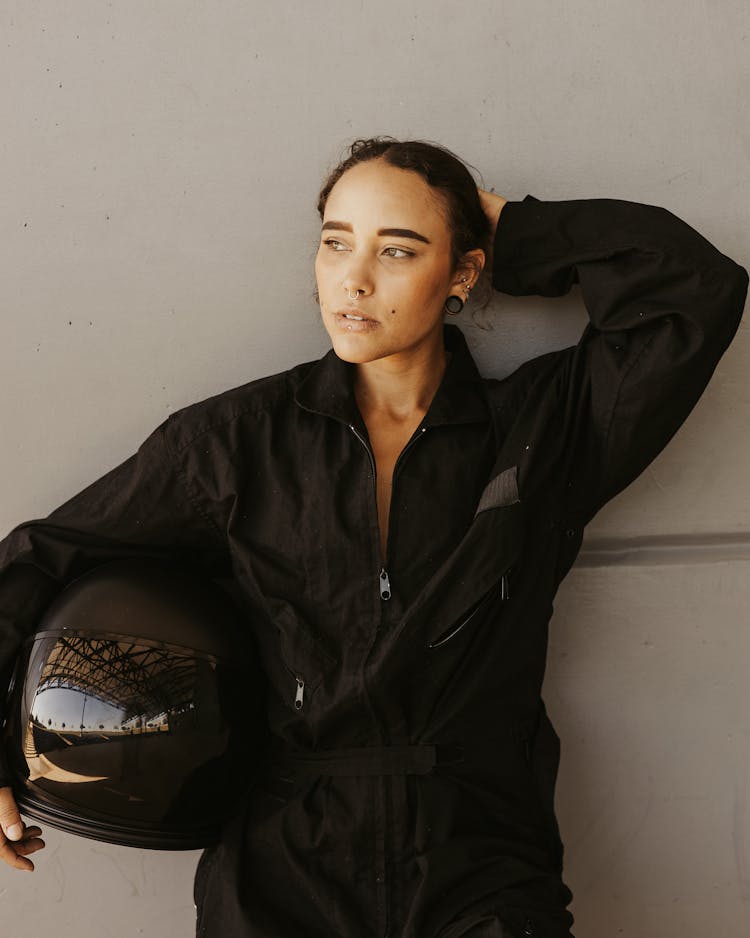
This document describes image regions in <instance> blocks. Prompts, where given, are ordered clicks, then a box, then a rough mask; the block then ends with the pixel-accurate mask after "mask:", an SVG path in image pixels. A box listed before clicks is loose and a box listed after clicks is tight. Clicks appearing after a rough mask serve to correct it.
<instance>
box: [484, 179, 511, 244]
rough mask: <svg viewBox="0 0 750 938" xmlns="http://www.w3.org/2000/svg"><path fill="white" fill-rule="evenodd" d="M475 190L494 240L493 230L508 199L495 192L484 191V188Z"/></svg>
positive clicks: (495, 228)
mask: <svg viewBox="0 0 750 938" xmlns="http://www.w3.org/2000/svg"><path fill="white" fill-rule="evenodd" d="M477 191H478V192H479V201H480V202H481V203H482V209H483V210H484V214H485V215H486V216H487V220H488V221H489V223H490V231H491V233H492V234H491V236H492V240H494V238H495V231H496V230H497V223H498V220H499V218H500V212H502V210H503V206H504V205H505V203H506V202H507V201H508V200H507V199H504V198H503V197H502V196H501V195H498V194H497V193H496V192H485V190H484V189H479V188H478V189H477Z"/></svg>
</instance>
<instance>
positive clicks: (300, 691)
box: [284, 663, 305, 710]
mask: <svg viewBox="0 0 750 938" xmlns="http://www.w3.org/2000/svg"><path fill="white" fill-rule="evenodd" d="M284 667H285V668H286V669H287V671H288V672H289V673H290V674H291V675H292V677H293V678H294V680H295V682H296V684H297V689H296V691H295V693H294V709H295V710H301V709H302V708H303V707H304V705H305V679H304V678H303V677H302V675H301V674H297V672H296V671H293V670H292V669H291V668H290V667H289V665H288V664H286V663H284Z"/></svg>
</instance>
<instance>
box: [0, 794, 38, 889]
mask: <svg viewBox="0 0 750 938" xmlns="http://www.w3.org/2000/svg"><path fill="white" fill-rule="evenodd" d="M41 833H42V830H41V828H40V827H26V825H25V824H24V823H23V821H22V820H21V815H20V814H19V813H18V806H17V805H16V802H15V799H14V797H13V789H11V788H0V860H3V861H4V862H5V863H7V864H8V866H12V867H13V869H15V870H28V872H29V873H32V872H33V871H34V864H33V863H32V862H31V860H29V859H28V856H29V854H30V853H36V851H37V850H41V849H42V847H44V841H43V840H41V839H40V835H41Z"/></svg>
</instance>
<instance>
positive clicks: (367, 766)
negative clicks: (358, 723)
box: [268, 744, 464, 775]
mask: <svg viewBox="0 0 750 938" xmlns="http://www.w3.org/2000/svg"><path fill="white" fill-rule="evenodd" d="M463 759H464V749H463V747H462V746H452V745H442V744H436V745H416V746H411V745H403V746H360V747H356V748H353V749H318V750H308V751H298V750H293V749H290V748H288V747H287V746H285V745H282V746H278V745H276V746H274V745H271V746H270V747H269V750H268V766H269V768H271V769H284V768H289V769H291V770H292V771H294V772H298V773H301V774H304V775H429V774H430V772H432V771H433V769H435V768H436V767H439V766H441V765H456V764H458V763H460V762H463Z"/></svg>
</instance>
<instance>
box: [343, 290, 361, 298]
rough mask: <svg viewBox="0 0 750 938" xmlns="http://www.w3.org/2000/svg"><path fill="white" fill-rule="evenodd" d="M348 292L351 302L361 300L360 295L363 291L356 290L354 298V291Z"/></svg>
mask: <svg viewBox="0 0 750 938" xmlns="http://www.w3.org/2000/svg"><path fill="white" fill-rule="evenodd" d="M346 292H347V294H348V295H349V299H350V300H358V299H359V294H360V293H361V292H362V291H361V290H355V291H354V296H352V291H351V290H347V291H346Z"/></svg>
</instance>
